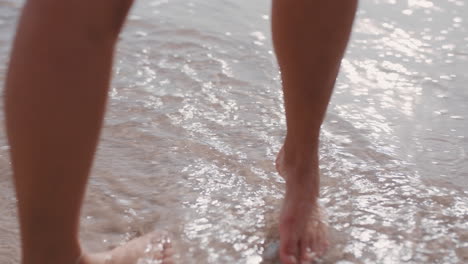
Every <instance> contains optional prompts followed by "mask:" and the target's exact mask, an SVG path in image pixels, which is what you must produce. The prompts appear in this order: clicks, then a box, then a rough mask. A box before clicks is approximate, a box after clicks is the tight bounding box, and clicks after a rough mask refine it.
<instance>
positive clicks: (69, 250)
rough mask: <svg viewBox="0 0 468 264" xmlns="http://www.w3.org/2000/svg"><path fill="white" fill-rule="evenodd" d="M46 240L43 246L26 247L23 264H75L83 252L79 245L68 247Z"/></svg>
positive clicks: (24, 248) (24, 247)
mask: <svg viewBox="0 0 468 264" xmlns="http://www.w3.org/2000/svg"><path fill="white" fill-rule="evenodd" d="M47 242H48V241H47V239H46V238H44V241H43V243H42V244H38V245H24V246H23V254H22V255H23V257H22V262H21V263H22V264H55V263H57V264H62V263H70V264H75V263H77V261H78V260H79V258H80V256H81V254H82V252H81V248H80V246H79V245H78V244H76V245H73V246H66V244H53V243H47Z"/></svg>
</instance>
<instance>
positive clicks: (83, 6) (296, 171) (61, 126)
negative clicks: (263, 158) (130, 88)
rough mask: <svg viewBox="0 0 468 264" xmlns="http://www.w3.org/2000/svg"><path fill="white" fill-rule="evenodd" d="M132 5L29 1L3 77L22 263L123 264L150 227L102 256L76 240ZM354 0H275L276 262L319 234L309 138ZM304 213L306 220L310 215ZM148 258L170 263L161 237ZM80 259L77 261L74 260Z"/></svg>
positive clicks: (300, 252)
mask: <svg viewBox="0 0 468 264" xmlns="http://www.w3.org/2000/svg"><path fill="white" fill-rule="evenodd" d="M131 4H132V0H99V1H96V0H68V1H63V0H29V1H27V3H26V5H25V7H24V9H23V12H22V16H21V19H20V22H19V25H18V30H17V35H16V38H15V42H14V45H13V50H12V54H11V60H10V65H9V70H8V74H7V80H6V89H5V113H6V125H7V135H8V140H9V143H10V146H11V160H12V167H13V174H14V183H15V190H16V195H17V198H18V213H19V221H20V228H21V245H22V264H31V263H34V264H43V263H44V264H45V263H47V264H59V263H60V264H63V263H77V261H78V262H79V263H80V264H84V263H85V264H98V263H104V262H105V261H106V259H107V258H111V259H112V262H111V263H112V264H120V263H122V264H123V263H131V262H136V260H137V259H138V258H139V257H140V256H143V254H144V250H145V248H146V246H147V245H148V243H156V244H161V243H163V242H161V241H163V240H161V239H160V237H159V236H158V235H156V234H153V233H152V234H149V235H147V236H143V237H141V238H138V239H136V240H134V241H131V242H129V243H128V244H126V245H124V246H122V247H119V248H117V249H115V250H113V251H111V252H104V253H101V254H94V255H93V254H88V253H87V252H83V250H82V249H81V246H80V242H79V238H78V231H79V219H80V209H81V205H82V202H83V196H84V191H85V187H86V183H87V180H88V177H89V172H90V169H91V166H92V162H93V158H94V153H95V151H96V147H97V144H98V138H99V134H100V130H101V127H102V121H103V117H104V112H105V105H106V100H107V93H108V87H109V82H110V78H111V69H112V59H113V54H114V48H115V44H116V42H117V37H118V34H119V32H120V30H121V27H122V24H123V22H124V21H125V17H126V14H127V13H128V10H129V8H130V6H131ZM355 8H356V0H316V1H311V0H289V1H288V0H273V9H272V10H273V11H272V14H273V15H272V20H273V21H272V22H273V23H272V27H273V39H274V45H275V51H276V54H277V57H278V63H279V65H280V69H281V76H282V80H283V89H284V98H285V109H286V118H287V136H286V139H285V144H284V147H283V149H282V151H281V152H280V154H279V156H278V159H277V168H278V171H279V173H280V174H281V175H282V176H283V177H285V179H286V196H285V199H284V203H283V207H282V213H281V217H280V236H281V248H280V257H281V260H282V262H283V263H286V264H289V263H297V261H298V260H300V259H303V260H311V258H310V256H309V255H310V254H306V253H310V252H308V251H307V249H308V248H309V249H311V250H312V251H315V252H317V253H321V252H323V251H324V250H325V247H326V236H325V231H324V227H323V226H322V225H320V224H319V223H321V221H317V220H320V219H319V217H320V216H319V215H318V214H317V213H316V212H317V210H318V204H317V198H318V193H319V174H318V138H319V132H320V125H321V123H322V121H323V117H324V114H325V111H326V107H327V105H328V102H329V100H330V95H331V92H332V88H333V84H334V82H335V78H336V75H337V72H338V68H339V64H340V60H341V58H342V56H343V53H344V49H345V47H346V43H347V41H348V38H349V32H350V29H351V24H352V20H353V17H354V12H355ZM311 220H312V221H311ZM163 244H164V247H163V248H162V249H161V251H160V252H155V253H154V256H151V257H154V258H158V259H162V260H164V263H171V262H172V259H171V257H170V255H171V253H170V250H169V249H167V248H168V247H169V246H168V245H166V243H165V242H164V243H163ZM80 256H81V257H80Z"/></svg>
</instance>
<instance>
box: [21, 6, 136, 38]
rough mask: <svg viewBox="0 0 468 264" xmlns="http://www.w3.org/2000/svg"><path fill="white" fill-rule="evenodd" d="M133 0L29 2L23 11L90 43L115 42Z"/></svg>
mask: <svg viewBox="0 0 468 264" xmlns="http://www.w3.org/2000/svg"><path fill="white" fill-rule="evenodd" d="M133 2H134V0H100V1H94V0H75V1H63V0H28V1H27V3H26V6H25V8H28V9H30V10H29V11H32V12H33V13H34V14H37V15H38V16H39V17H42V18H44V19H47V20H49V21H50V22H52V23H53V24H60V25H61V26H63V27H67V28H68V29H69V30H73V31H75V32H76V33H77V34H79V33H80V32H82V33H83V34H85V35H86V36H87V37H89V38H90V39H92V40H100V39H113V40H115V39H117V37H118V35H119V33H120V31H121V29H122V26H123V24H124V22H125V19H126V17H127V14H128V12H129V10H130V8H131V6H132V4H133Z"/></svg>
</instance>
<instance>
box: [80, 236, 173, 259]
mask: <svg viewBox="0 0 468 264" xmlns="http://www.w3.org/2000/svg"><path fill="white" fill-rule="evenodd" d="M172 255H173V252H172V249H171V242H170V240H169V239H168V237H167V236H164V235H162V234H159V233H156V232H153V233H149V234H147V235H144V236H142V237H138V238H135V239H133V240H131V241H129V242H128V243H126V244H124V245H122V246H120V247H117V248H114V249H113V250H111V251H108V252H103V253H98V254H89V255H88V254H83V256H82V257H81V258H80V260H78V262H77V264H173V263H174V260H173V259H172Z"/></svg>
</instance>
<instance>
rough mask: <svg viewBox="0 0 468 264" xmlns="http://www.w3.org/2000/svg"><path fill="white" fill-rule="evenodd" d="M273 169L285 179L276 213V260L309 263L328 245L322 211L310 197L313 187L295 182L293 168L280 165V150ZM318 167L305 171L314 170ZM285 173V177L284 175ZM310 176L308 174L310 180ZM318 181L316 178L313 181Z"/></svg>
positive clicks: (314, 189)
mask: <svg viewBox="0 0 468 264" xmlns="http://www.w3.org/2000/svg"><path fill="white" fill-rule="evenodd" d="M276 170H277V171H278V173H279V174H280V175H281V176H282V177H283V178H284V179H285V180H286V182H287V188H286V195H285V198H284V201H283V206H282V208H281V216H280V225H279V229H280V239H281V245H280V250H279V251H280V252H279V254H280V259H281V262H282V263H283V264H296V263H297V264H299V263H313V262H314V261H315V260H316V259H317V258H318V257H320V256H321V255H323V253H324V252H325V251H326V249H327V247H328V234H327V226H326V224H325V223H324V222H323V214H322V210H321V208H320V207H319V205H318V204H317V199H315V198H314V197H313V196H311V195H314V193H315V194H316V195H318V194H317V186H313V185H314V183H313V181H311V182H310V184H304V183H303V182H302V183H299V182H297V183H295V182H294V181H295V180H294V179H293V178H292V177H291V173H293V172H292V171H293V170H288V169H286V168H285V165H284V151H283V149H281V151H280V153H279V154H278V157H277V159H276ZM318 171H319V170H318V168H316V169H314V170H310V172H309V173H317V175H315V177H319V175H318V173H319V172H318ZM288 176H289V178H288ZM313 177H314V175H311V179H313ZM317 182H318V181H317Z"/></svg>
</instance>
